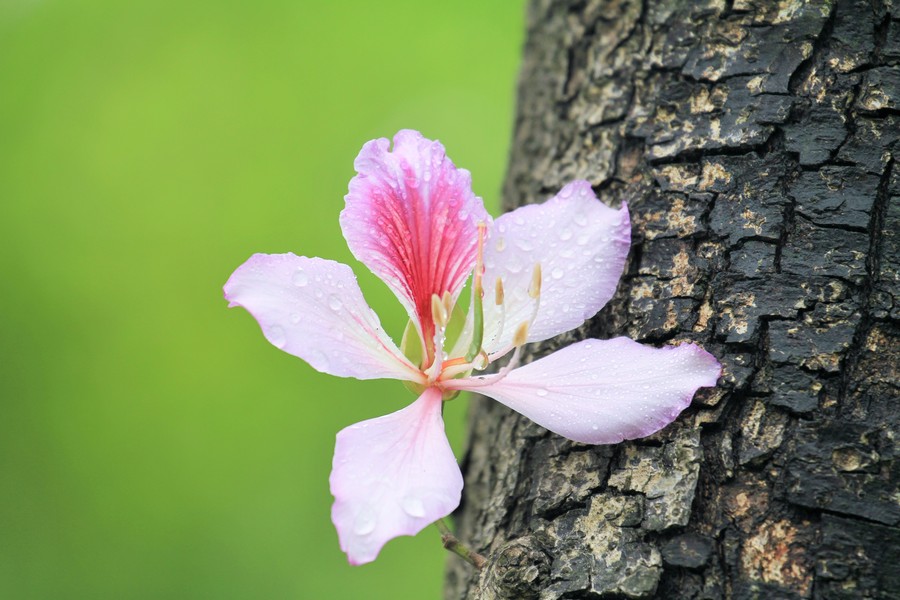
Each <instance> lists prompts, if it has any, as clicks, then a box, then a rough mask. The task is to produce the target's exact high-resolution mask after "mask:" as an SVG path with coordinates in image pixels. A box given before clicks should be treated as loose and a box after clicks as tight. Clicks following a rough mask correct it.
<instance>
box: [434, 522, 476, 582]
mask: <svg viewBox="0 0 900 600" xmlns="http://www.w3.org/2000/svg"><path fill="white" fill-rule="evenodd" d="M434 526H435V527H437V528H438V531H440V532H441V543H443V544H444V548H446V549H447V550H449V551H450V552H453V553H454V554H456V555H457V556H459V557H460V558H462V559H463V560H464V561H466V562H467V563H469V564H470V565H472V566H473V567H475V568H476V569H478V570H479V571H480V570H481V569H483V568H484V565H485V564H486V563H487V559H486V558H485V557H484V556H482V555H481V554H478V553H477V552H473V551H472V550H469V548H468V547H467V546H466V545H465V544H463V543H462V542H460V541H459V540H458V539H457V538H456V536H455V535H453V532H452V531H450V528H449V527H447V523H445V522H444V520H443V519H438V520H437V521H435V522H434Z"/></svg>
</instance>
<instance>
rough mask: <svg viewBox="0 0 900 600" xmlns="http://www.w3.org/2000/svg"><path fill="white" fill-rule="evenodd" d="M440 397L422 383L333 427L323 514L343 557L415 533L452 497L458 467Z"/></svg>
mask: <svg viewBox="0 0 900 600" xmlns="http://www.w3.org/2000/svg"><path fill="white" fill-rule="evenodd" d="M441 403H442V400H441V392H440V391H439V390H437V389H435V388H429V389H427V390H425V391H424V392H423V393H422V395H421V396H419V399H418V400H416V401H415V402H413V403H412V404H410V405H409V406H407V407H406V408H404V409H402V410H399V411H397V412H395V413H392V414H389V415H386V416H383V417H379V418H377V419H372V420H370V421H363V422H362V423H357V424H356V425H351V426H350V427H347V428H346V429H344V430H342V431H341V432H340V433H338V434H337V443H336V444H335V448H334V463H333V467H332V471H331V479H330V481H331V493H332V495H334V505H333V506H332V508H331V520H332V521H333V522H334V525H335V527H336V528H337V531H338V537H339V538H340V543H341V550H343V551H344V552H346V553H347V558H348V559H349V560H350V563H351V564H354V565H359V564H363V563H367V562H371V561H373V560H375V557H376V556H378V552H379V551H380V550H381V547H382V546H384V544H385V542H387V541H388V540H390V539H392V538H395V537H397V536H400V535H415V534H416V533H418V532H419V531H421V530H422V529H423V528H425V527H426V526H427V525H429V524H430V523H433V522H434V521H436V520H438V519H440V518H442V517H446V516H447V515H449V514H450V513H451V512H453V510H454V509H455V508H456V507H457V506H458V505H459V499H460V494H461V493H462V487H463V480H462V474H461V473H460V471H459V466H458V465H457V464H456V459H455V458H454V456H453V451H452V450H451V449H450V444H449V443H448V442H447V436H446V435H444V422H443V420H442V419H441Z"/></svg>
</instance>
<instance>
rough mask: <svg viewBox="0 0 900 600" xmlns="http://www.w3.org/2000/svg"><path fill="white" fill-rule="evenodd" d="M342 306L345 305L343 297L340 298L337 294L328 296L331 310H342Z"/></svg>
mask: <svg viewBox="0 0 900 600" xmlns="http://www.w3.org/2000/svg"><path fill="white" fill-rule="evenodd" d="M342 306H343V303H342V302H341V299H340V298H338V297H337V296H329V297H328V308H330V309H331V310H333V311H339V310H341V307H342Z"/></svg>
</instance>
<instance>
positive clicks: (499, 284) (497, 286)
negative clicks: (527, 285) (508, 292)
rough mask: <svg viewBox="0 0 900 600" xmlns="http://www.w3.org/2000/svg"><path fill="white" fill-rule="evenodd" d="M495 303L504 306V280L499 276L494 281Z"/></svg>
mask: <svg viewBox="0 0 900 600" xmlns="http://www.w3.org/2000/svg"><path fill="white" fill-rule="evenodd" d="M494 304H496V305H497V306H503V280H502V279H500V278H499V277H498V278H497V281H496V282H495V283H494Z"/></svg>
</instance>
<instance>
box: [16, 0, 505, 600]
mask: <svg viewBox="0 0 900 600" xmlns="http://www.w3.org/2000/svg"><path fill="white" fill-rule="evenodd" d="M522 29H523V4H522V2H521V1H520V0H516V1H511V0H503V1H488V2H484V1H480V0H467V1H460V2H443V3H441V2H421V1H393V2H386V1H381V2H368V1H364V0H357V1H353V2H349V1H336V2H317V3H312V2H302V1H299V0H283V1H282V0H272V1H260V2H235V1H228V0H226V1H224V2H213V1H211V0H198V1H194V2H183V1H178V2H176V1H172V0H130V1H121V0H119V1H115V0H0V250H2V251H0V269H2V270H0V273H2V277H3V279H2V294H0V308H2V311H0V319H2V322H0V326H2V333H0V415H2V416H0V598H4V599H5V598H10V599H16V600H18V599H31V598H41V599H43V598H54V599H55V598H66V599H72V598H91V599H97V598H128V599H140V598H148V599H149V598H217V599H223V598H366V599H380V598H385V599H387V598H391V599H398V598H417V599H418V598H436V597H438V596H439V594H440V588H441V585H442V574H443V563H444V559H445V553H444V551H443V550H442V549H441V547H440V544H439V541H438V534H437V533H436V531H432V530H431V529H429V530H426V531H424V532H422V533H421V534H420V535H419V536H417V537H416V538H401V539H399V540H396V541H394V542H392V543H390V544H388V546H387V547H386V548H385V550H384V551H383V553H382V555H381V557H380V558H379V559H378V561H376V562H375V563H374V564H372V565H367V566H364V567H356V568H354V567H350V566H348V565H347V563H346V559H345V557H344V555H343V554H342V553H341V552H340V550H339V549H338V543H337V535H336V534H335V532H334V529H333V527H332V525H331V522H330V516H329V511H330V504H331V496H330V494H329V492H328V473H329V471H330V468H331V453H332V449H333V444H334V435H335V433H336V432H337V431H338V430H339V429H340V428H342V427H344V426H346V425H349V424H351V423H353V422H356V421H359V420H362V419H365V418H371V417H374V416H376V415H380V414H384V413H386V412H390V411H392V410H396V409H399V408H400V407H402V406H404V405H405V404H406V403H408V402H410V401H411V400H412V396H411V395H409V393H408V392H407V391H406V390H404V389H403V387H402V386H401V385H400V384H399V383H396V382H391V381H379V382H359V381H356V380H349V379H337V378H333V377H329V376H326V375H322V374H319V373H316V372H315V371H313V370H312V369H311V368H310V367H308V366H307V365H306V364H305V363H303V362H302V361H300V360H299V359H296V358H294V357H292V356H289V355H287V354H284V353H282V352H279V351H278V350H276V349H275V348H274V347H272V346H270V345H269V344H268V343H266V341H265V340H264V338H263V336H262V335H261V333H260V332H259V328H258V327H257V325H256V323H255V322H254V321H253V320H252V319H251V318H250V316H249V315H248V314H247V313H246V312H244V311H241V310H230V311H229V310H226V304H225V301H224V300H223V299H222V294H221V286H222V284H223V283H224V282H225V280H226V279H227V278H228V276H229V274H230V273H231V272H232V270H234V269H235V268H236V267H237V266H238V265H240V264H241V263H242V262H243V261H244V260H246V259H247V258H248V257H249V256H250V254H252V253H254V252H286V251H294V252H296V253H297V254H305V255H308V256H323V257H327V258H332V259H336V260H340V261H344V262H348V263H350V264H351V265H353V267H354V270H355V271H356V272H357V274H358V275H359V276H360V282H361V285H362V288H363V291H364V293H365V294H366V296H367V299H368V300H369V301H370V303H371V304H372V306H373V307H374V308H375V309H376V310H377V311H378V312H379V314H380V315H381V316H382V321H383V323H384V324H385V326H386V327H387V328H388V330H389V331H391V332H392V333H393V334H394V335H395V336H399V335H400V333H401V332H402V330H403V326H404V324H405V316H404V314H403V313H402V309H401V308H400V305H399V304H398V303H397V302H396V300H395V299H394V298H393V296H391V295H390V293H389V292H388V291H387V288H386V287H385V286H384V285H383V284H382V283H381V282H380V281H378V280H377V279H375V278H374V277H372V276H371V275H370V274H368V272H364V267H362V266H361V265H359V264H358V263H356V262H355V261H354V260H353V259H352V257H351V256H350V253H349V251H348V250H347V248H346V245H345V244H344V241H343V238H342V236H341V232H340V229H339V227H338V213H339V211H340V210H341V208H342V206H343V196H344V194H345V193H346V189H347V182H348V181H349V180H350V177H351V176H352V174H353V159H354V157H355V156H356V153H357V152H358V151H359V148H360V147H361V146H362V144H363V143H364V142H365V141H367V140H369V139H372V138H374V137H381V136H388V137H389V136H391V135H392V134H393V133H394V132H395V131H397V130H398V129H400V128H402V127H411V128H416V129H419V130H421V131H422V132H423V133H424V134H425V135H426V136H429V137H436V138H439V139H441V140H442V141H443V142H444V144H445V145H446V147H447V149H448V153H449V155H450V156H451V158H453V160H454V161H455V162H456V164H457V165H460V166H463V167H465V168H468V169H470V170H471V171H472V173H473V178H474V187H475V191H476V193H478V194H480V195H482V196H484V198H485V201H486V202H487V204H488V206H489V207H491V208H492V209H495V207H496V206H497V200H498V196H499V189H500V182H501V178H502V175H503V169H504V164H505V161H506V156H507V145H508V143H509V139H510V130H511V125H512V107H513V98H514V85H515V77H516V72H517V65H518V54H519V46H520V44H521V40H522ZM494 212H496V210H494ZM464 409H465V406H464V403H463V402H462V401H454V402H453V403H451V404H450V405H448V407H447V411H446V416H447V420H448V429H449V432H450V434H451V442H452V443H453V444H454V447H455V448H456V449H457V450H459V449H460V448H461V447H462V432H463V426H462V424H463V419H464Z"/></svg>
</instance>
